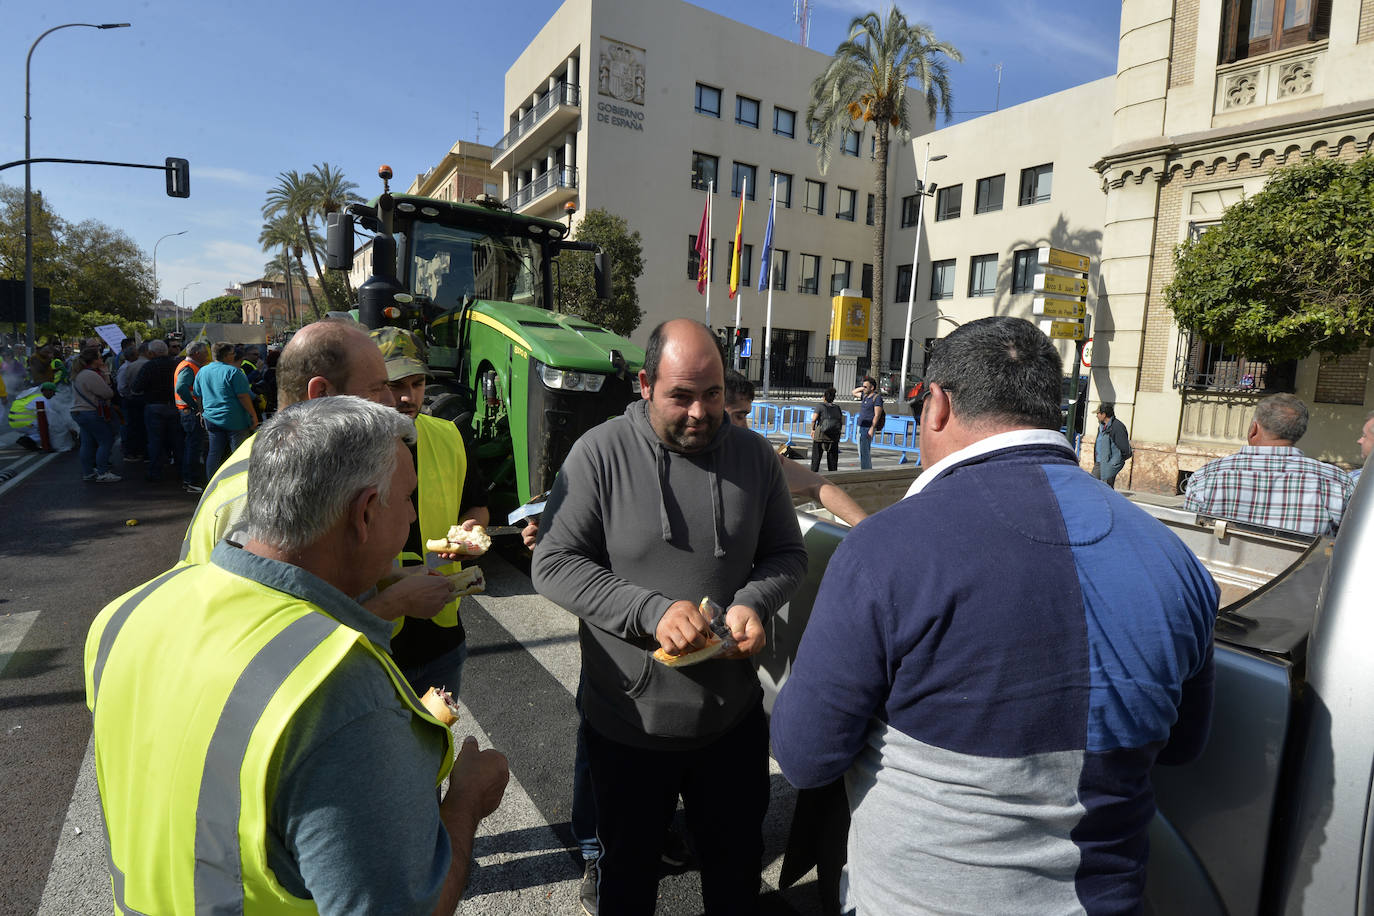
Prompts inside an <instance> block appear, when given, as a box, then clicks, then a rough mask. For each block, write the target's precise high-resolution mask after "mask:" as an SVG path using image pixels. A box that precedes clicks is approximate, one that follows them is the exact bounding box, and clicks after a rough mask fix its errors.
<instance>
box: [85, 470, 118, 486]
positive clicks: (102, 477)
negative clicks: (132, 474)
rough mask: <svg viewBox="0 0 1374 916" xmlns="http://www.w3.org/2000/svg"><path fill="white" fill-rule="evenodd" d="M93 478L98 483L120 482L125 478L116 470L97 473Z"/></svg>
mask: <svg viewBox="0 0 1374 916" xmlns="http://www.w3.org/2000/svg"><path fill="white" fill-rule="evenodd" d="M91 479H92V480H94V481H95V482H96V483H119V481H121V480H123V479H124V478H123V477H120V476H119V475H118V474H116V473H115V472H114V471H106V472H105V473H104V474H97V475H95V477H93V478H91Z"/></svg>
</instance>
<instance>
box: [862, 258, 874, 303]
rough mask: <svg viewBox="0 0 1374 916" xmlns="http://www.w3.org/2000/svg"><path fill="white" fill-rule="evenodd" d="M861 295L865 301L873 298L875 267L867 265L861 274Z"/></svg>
mask: <svg viewBox="0 0 1374 916" xmlns="http://www.w3.org/2000/svg"><path fill="white" fill-rule="evenodd" d="M859 293H860V294H861V295H862V296H863V297H864V298H865V299H872V298H873V265H872V264H865V265H864V266H863V267H862V268H861V269H860V272H859Z"/></svg>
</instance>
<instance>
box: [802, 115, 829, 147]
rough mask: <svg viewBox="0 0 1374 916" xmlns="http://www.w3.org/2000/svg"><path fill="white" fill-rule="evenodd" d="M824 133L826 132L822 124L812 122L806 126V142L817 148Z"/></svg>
mask: <svg viewBox="0 0 1374 916" xmlns="http://www.w3.org/2000/svg"><path fill="white" fill-rule="evenodd" d="M824 133H825V130H824V129H823V128H822V126H821V122H820V121H812V122H811V123H810V124H808V125H807V126H806V142H807V143H810V144H811V145H812V146H816V145H817V144H819V143H820V142H821V135H822V134H824Z"/></svg>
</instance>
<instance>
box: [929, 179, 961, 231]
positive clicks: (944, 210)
mask: <svg viewBox="0 0 1374 916" xmlns="http://www.w3.org/2000/svg"><path fill="white" fill-rule="evenodd" d="M963 199H964V186H963V185H961V184H952V185H950V186H949V187H947V188H941V189H940V190H938V191H936V192H935V221H936V222H937V223H938V222H939V221H940V220H942V219H958V218H959V204H960V203H961V202H962V201H963Z"/></svg>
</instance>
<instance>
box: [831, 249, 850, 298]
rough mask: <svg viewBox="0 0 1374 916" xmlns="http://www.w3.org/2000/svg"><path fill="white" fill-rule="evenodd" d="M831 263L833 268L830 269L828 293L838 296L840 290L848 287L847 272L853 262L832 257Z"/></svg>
mask: <svg viewBox="0 0 1374 916" xmlns="http://www.w3.org/2000/svg"><path fill="white" fill-rule="evenodd" d="M831 263H832V264H833V265H834V268H833V269H832V270H831V271H830V295H832V296H838V295H839V294H840V290H843V289H848V288H849V272H850V270H852V269H853V267H854V262H853V261H843V260H841V259H839V258H833V259H832V260H831Z"/></svg>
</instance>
